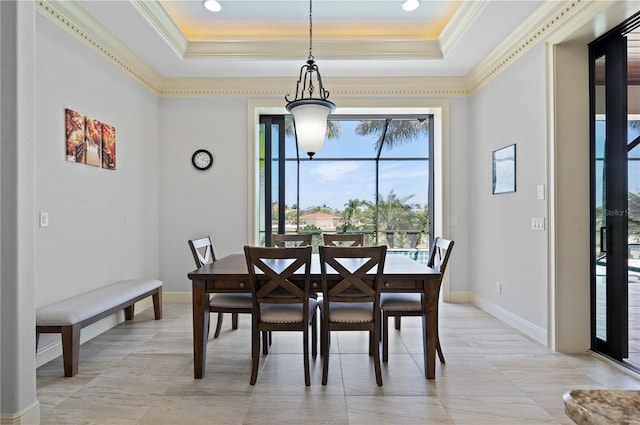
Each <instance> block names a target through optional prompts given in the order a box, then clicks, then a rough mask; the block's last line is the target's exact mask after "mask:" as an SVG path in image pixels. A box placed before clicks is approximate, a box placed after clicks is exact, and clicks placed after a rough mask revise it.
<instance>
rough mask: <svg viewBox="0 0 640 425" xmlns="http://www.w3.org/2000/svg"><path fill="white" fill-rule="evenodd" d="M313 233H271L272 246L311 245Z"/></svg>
mask: <svg viewBox="0 0 640 425" xmlns="http://www.w3.org/2000/svg"><path fill="white" fill-rule="evenodd" d="M312 237H313V235H312V234H308V235H281V234H275V235H271V246H277V247H281V248H285V247H296V246H307V245H311V238H312Z"/></svg>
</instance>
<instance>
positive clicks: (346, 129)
mask: <svg viewBox="0 0 640 425" xmlns="http://www.w3.org/2000/svg"><path fill="white" fill-rule="evenodd" d="M259 140H260V151H259V162H260V164H259V165H260V167H259V173H260V175H259V188H260V189H259V192H260V193H259V200H260V207H259V210H260V220H259V232H260V238H259V241H260V243H261V244H263V245H264V244H268V243H269V241H270V239H271V234H272V233H312V234H313V235H314V246H317V245H319V244H320V243H321V241H322V233H348V234H349V233H362V234H364V236H365V243H366V244H369V245H374V244H385V245H387V246H388V248H389V249H390V250H397V251H400V252H403V253H407V254H411V255H415V256H418V255H421V257H425V255H424V254H425V253H426V251H427V250H428V247H429V246H430V238H431V235H432V234H433V230H432V229H433V225H432V223H433V220H432V211H431V210H432V208H430V205H432V204H433V185H432V183H433V167H432V164H431V161H430V158H432V157H433V117H432V116H431V115H425V116H339V115H338V116H331V117H330V121H329V123H328V130H327V139H326V140H325V144H324V147H323V148H322V150H321V151H320V152H318V153H317V154H316V155H315V156H314V157H313V159H312V160H310V159H308V157H307V155H306V154H305V152H303V151H299V150H298V149H297V145H296V143H295V132H294V127H293V121H292V119H291V117H290V116H282V115H278V116H271V115H263V116H261V117H260V138H259ZM420 259H422V258H420Z"/></svg>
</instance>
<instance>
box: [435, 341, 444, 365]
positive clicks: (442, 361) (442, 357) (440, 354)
mask: <svg viewBox="0 0 640 425" xmlns="http://www.w3.org/2000/svg"><path fill="white" fill-rule="evenodd" d="M436 350H437V351H438V357H439V358H440V363H442V364H444V363H446V362H445V361H444V354H442V347H440V337H438V339H437V340H436Z"/></svg>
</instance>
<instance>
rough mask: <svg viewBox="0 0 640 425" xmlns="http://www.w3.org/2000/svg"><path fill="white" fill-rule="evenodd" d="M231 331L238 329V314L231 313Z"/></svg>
mask: <svg viewBox="0 0 640 425" xmlns="http://www.w3.org/2000/svg"><path fill="white" fill-rule="evenodd" d="M231 329H233V330H234V331H235V330H236V329H238V313H231Z"/></svg>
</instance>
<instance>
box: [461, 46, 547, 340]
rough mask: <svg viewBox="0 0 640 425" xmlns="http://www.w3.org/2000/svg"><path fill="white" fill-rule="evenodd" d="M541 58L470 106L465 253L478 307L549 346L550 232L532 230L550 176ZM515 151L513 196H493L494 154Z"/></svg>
mask: <svg viewBox="0 0 640 425" xmlns="http://www.w3.org/2000/svg"><path fill="white" fill-rule="evenodd" d="M544 55H545V50H544V45H543V44H538V45H536V46H535V47H533V48H532V49H531V50H530V51H529V52H527V53H526V54H525V55H524V56H523V57H522V58H520V59H519V60H518V61H516V62H515V63H513V64H512V65H511V66H510V67H508V68H507V69H505V70H504V71H503V72H502V73H500V74H499V75H498V76H497V77H496V78H494V79H493V80H491V81H490V82H489V83H488V84H487V85H486V86H485V87H483V88H481V89H480V90H479V91H478V92H477V93H476V94H475V95H474V96H473V97H472V99H471V113H470V116H471V117H472V118H471V121H470V126H471V127H470V135H471V140H470V149H471V157H470V179H469V184H470V192H471V201H470V205H472V206H473V210H472V212H471V219H470V226H469V228H470V234H471V244H470V247H469V251H470V269H471V270H472V276H473V279H472V281H471V290H472V292H473V293H474V299H475V302H476V303H478V304H479V305H480V306H482V307H483V308H485V309H487V310H488V311H490V312H491V313H493V314H495V315H497V316H498V317H500V318H502V319H504V320H507V321H509V322H510V323H511V324H512V325H514V326H516V327H518V328H520V329H523V330H525V331H526V332H527V333H528V334H530V335H531V336H533V337H534V338H536V339H537V340H539V341H540V342H543V343H546V329H547V311H548V309H547V296H548V290H547V232H546V231H533V230H531V218H532V217H545V216H546V206H547V201H546V200H536V186H537V185H542V184H544V185H545V187H546V172H547V168H546V167H547V162H546V161H547V154H546V140H547V121H546V112H545V111H546V81H545V56H544ZM513 143H515V144H516V192H515V193H508V194H500V195H493V194H492V186H491V184H492V166H491V155H492V151H494V150H496V149H499V148H502V147H504V146H507V145H510V144H513ZM497 282H500V283H501V284H502V293H501V294H499V293H497V291H496V283H497Z"/></svg>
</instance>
